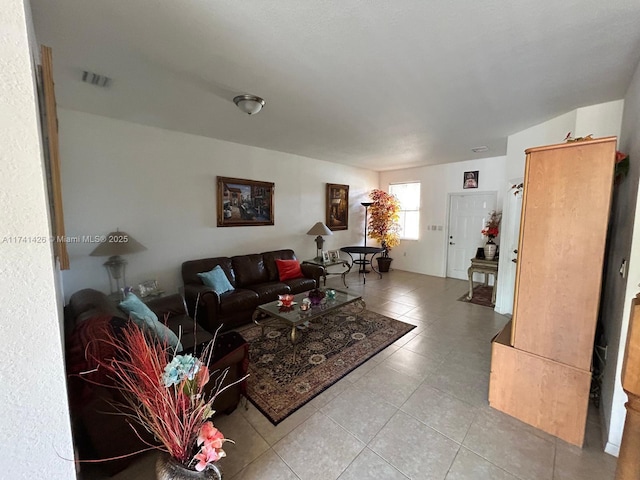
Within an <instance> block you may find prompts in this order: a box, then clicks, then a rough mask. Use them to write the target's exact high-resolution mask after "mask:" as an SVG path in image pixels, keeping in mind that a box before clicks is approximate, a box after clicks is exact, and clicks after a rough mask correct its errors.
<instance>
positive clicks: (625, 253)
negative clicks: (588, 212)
mask: <svg viewBox="0 0 640 480" xmlns="http://www.w3.org/2000/svg"><path fill="white" fill-rule="evenodd" d="M638 132H640V65H638V67H637V69H636V72H635V75H634V77H633V80H632V81H631V84H630V86H629V89H628V91H627V95H626V96H625V99H624V114H623V116H622V131H621V134H620V141H619V142H618V149H619V150H621V151H623V152H625V153H628V154H629V159H630V163H631V168H630V171H629V176H628V177H627V178H626V179H625V180H624V181H623V182H622V183H621V184H620V185H619V186H618V187H617V188H616V189H615V191H614V195H613V207H612V213H611V215H612V219H611V228H610V235H609V242H610V244H611V247H610V248H609V251H608V252H607V261H608V268H607V270H606V271H605V295H604V297H603V301H602V317H603V323H604V329H605V336H606V339H607V342H608V352H607V364H606V367H605V374H604V379H603V382H602V411H603V412H604V417H605V427H606V430H607V432H606V435H607V438H606V441H607V446H606V451H607V452H609V453H611V454H614V455H617V454H618V450H619V448H620V441H621V439H622V429H623V426H624V419H625V415H626V410H625V408H624V402H626V401H627V395H626V394H625V393H624V391H623V390H622V384H621V381H620V375H621V371H622V360H623V357H624V348H625V343H626V341H627V328H628V326H629V315H630V312H631V300H632V299H633V297H634V296H635V295H636V294H637V293H638V292H639V291H640V288H639V283H640V218H639V216H640V210H638V209H637V201H638V179H639V178H640V133H638ZM623 259H626V260H627V262H628V269H627V277H626V278H623V277H622V276H621V275H620V273H619V270H620V264H621V263H622V260H623Z"/></svg>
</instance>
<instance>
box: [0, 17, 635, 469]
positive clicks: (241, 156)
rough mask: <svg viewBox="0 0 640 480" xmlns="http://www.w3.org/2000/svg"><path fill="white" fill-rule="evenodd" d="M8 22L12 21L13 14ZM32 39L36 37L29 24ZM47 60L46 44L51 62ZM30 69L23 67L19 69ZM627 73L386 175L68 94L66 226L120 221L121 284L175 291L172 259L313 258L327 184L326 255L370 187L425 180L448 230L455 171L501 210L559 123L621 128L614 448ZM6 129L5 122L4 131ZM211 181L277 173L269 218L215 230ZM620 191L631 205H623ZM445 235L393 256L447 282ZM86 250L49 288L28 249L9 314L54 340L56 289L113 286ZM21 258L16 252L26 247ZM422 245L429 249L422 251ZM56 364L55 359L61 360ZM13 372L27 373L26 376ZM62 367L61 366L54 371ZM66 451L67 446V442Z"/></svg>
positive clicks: (355, 230)
mask: <svg viewBox="0 0 640 480" xmlns="http://www.w3.org/2000/svg"><path fill="white" fill-rule="evenodd" d="M14 15H16V18H19V19H20V18H22V13H20V8H18V11H17V12H14ZM10 23H11V24H12V25H13V24H14V20H13V19H12V21H11V22H10ZM27 23H28V22H27ZM22 36H23V34H20V38H22ZM35 37H36V38H37V40H38V41H41V40H40V38H39V36H38V31H37V30H36V32H35ZM42 43H45V42H42ZM23 45H24V44H23ZM55 56H56V51H55V49H54V61H55ZM636 61H637V60H636ZM25 68H27V70H28V67H25ZM54 68H55V64H54ZM632 71H635V75H634V77H633V81H631V83H630V84H629V85H628V87H627V88H625V89H624V93H623V94H622V95H621V96H619V97H616V98H610V99H607V100H612V101H613V102H608V101H607V102H604V100H603V102H604V103H603V102H600V101H598V102H597V105H592V104H591V103H587V104H579V105H576V108H572V109H569V110H565V111H562V112H558V114H557V115H554V118H553V119H551V120H549V119H546V120H545V121H544V122H541V123H539V124H528V125H523V126H519V127H514V129H513V131H511V132H509V135H507V136H506V140H505V141H506V143H507V148H506V155H496V156H488V157H486V158H474V157H472V154H471V152H469V157H468V158H467V159H466V160H463V161H461V162H458V163H450V164H442V165H434V166H427V167H413V169H398V170H393V171H388V172H387V171H384V172H379V171H378V170H376V169H367V168H362V167H354V166H346V165H341V164H337V163H333V162H330V161H323V160H316V159H313V158H310V157H307V156H300V155H295V154H289V153H281V152H277V151H274V150H268V149H264V148H259V147H252V146H246V145H241V144H240V143H234V142H229V141H223V140H216V139H213V138H207V137H205V136H199V135H193V134H189V133H183V132H180V131H176V130H173V129H171V128H166V129H163V128H159V127H157V126H146V125H143V123H144V122H143V121H142V120H141V119H135V118H132V119H130V120H121V119H114V118H108V116H104V115H96V114H92V113H86V112H81V111H77V110H74V109H73V108H65V105H64V102H62V101H60V105H59V109H58V115H59V122H60V127H59V128H60V151H61V158H62V159H63V161H62V168H63V171H62V184H63V185H62V186H63V192H64V210H65V220H66V227H67V234H68V235H83V234H86V235H89V234H106V233H107V232H109V231H112V230H114V229H115V228H120V229H122V230H125V231H127V232H128V233H129V234H131V235H132V236H133V237H135V238H136V239H137V240H139V241H140V242H141V243H143V244H144V245H145V246H146V247H147V251H145V252H141V253H140V254H137V255H135V256H132V257H131V258H130V259H129V261H130V264H129V266H128V271H127V276H128V278H129V279H130V281H132V282H133V283H136V282H137V281H142V280H145V279H148V278H157V279H158V281H159V282H160V284H161V285H162V286H163V288H166V289H167V290H171V291H177V289H178V287H179V286H180V277H179V265H180V263H181V262H182V261H184V260H189V259H193V258H199V257H205V256H215V255H218V254H225V255H233V254H236V253H237V254H243V253H248V252H258V251H266V250H270V249H274V248H281V247H290V248H292V249H294V250H295V251H296V252H297V253H298V254H299V255H300V256H301V257H302V258H307V257H312V256H314V255H315V245H314V243H313V241H312V240H313V239H312V237H309V236H307V235H306V231H307V230H308V229H309V228H310V227H311V225H313V223H315V222H316V221H320V220H323V218H324V195H325V184H326V183H341V184H348V185H350V189H351V190H350V200H351V209H350V215H349V223H350V226H349V229H348V230H346V231H339V232H334V235H332V236H330V237H326V242H327V248H328V249H335V248H339V247H341V246H345V245H358V244H361V242H362V239H363V228H362V227H363V223H364V209H363V208H362V207H361V206H360V202H361V201H363V200H365V199H366V196H367V193H368V192H369V191H370V190H372V189H373V188H378V187H381V188H386V187H387V185H388V184H389V183H394V182H399V181H420V182H421V183H422V186H423V192H424V197H423V209H422V211H421V217H422V219H423V222H424V224H425V226H426V225H436V226H437V225H446V224H447V218H446V216H447V210H446V198H447V197H446V194H447V193H448V192H452V191H459V190H460V189H461V186H460V183H461V181H460V179H461V178H462V173H463V172H464V171H469V170H472V171H473V170H479V171H481V172H482V177H481V179H480V187H479V190H480V191H485V190H486V191H496V192H498V205H502V204H503V201H504V199H505V198H506V196H507V195H508V194H509V192H508V186H509V185H510V184H511V182H513V181H516V180H517V179H519V178H521V177H522V175H523V162H524V156H523V155H522V152H523V150H524V149H525V148H528V147H531V146H536V145H543V144H548V143H558V142H560V141H562V137H564V135H565V134H566V133H567V132H568V131H573V132H574V133H576V134H585V135H586V134H590V133H593V134H594V135H595V136H597V137H599V136H605V135H618V136H619V138H620V140H619V149H620V150H623V151H625V152H627V153H629V154H630V158H631V162H632V167H631V172H630V174H629V177H628V178H627V181H626V182H625V183H623V184H622V185H621V186H620V187H619V189H618V190H617V192H616V193H615V195H616V197H618V198H619V199H620V200H619V201H618V203H617V207H616V208H617V210H615V212H616V215H615V216H614V225H613V233H614V235H613V236H614V238H615V245H614V250H615V254H614V256H613V257H612V261H611V262H610V267H609V268H610V270H611V272H609V274H608V277H610V278H613V279H615V276H614V275H613V273H612V272H614V271H615V275H617V271H618V269H619V264H620V262H619V261H618V260H619V257H621V258H626V259H628V260H629V270H628V272H627V280H626V283H624V284H621V283H620V282H617V283H616V282H613V283H611V282H609V284H608V285H609V287H608V290H607V292H606V294H605V299H604V308H605V309H606V310H607V311H608V312H609V315H608V318H609V319H610V324H609V327H608V329H609V358H613V359H616V358H618V359H620V360H619V361H617V362H611V363H610V364H609V368H610V369H612V370H611V371H610V372H609V374H608V376H607V380H608V382H609V383H608V387H607V388H608V394H607V396H608V399H606V400H605V397H607V396H605V397H603V401H604V403H605V408H606V409H607V410H608V412H609V413H608V414H605V416H606V415H609V416H608V418H605V421H606V424H607V426H608V427H609V437H610V439H609V441H610V442H612V445H615V441H616V436H617V437H618V438H619V436H620V435H621V425H622V422H623V420H624V407H623V406H622V404H623V403H624V400H623V395H624V394H623V393H622V392H621V389H620V386H619V385H618V384H617V383H616V382H618V383H619V379H618V377H617V374H616V371H618V370H619V368H620V363H621V355H620V353H621V352H620V350H621V347H620V345H622V346H624V337H625V334H626V324H627V320H626V319H627V318H628V312H629V303H630V299H631V298H632V297H633V295H634V294H635V293H636V292H635V291H634V290H635V285H637V283H638V281H640V272H639V269H638V268H637V262H634V260H637V258H636V257H637V253H635V252H637V250H638V249H637V248H632V246H633V245H634V243H633V222H632V221H627V220H626V219H632V218H634V215H635V199H636V196H637V185H636V183H637V178H638V171H637V167H636V164H635V163H634V162H635V159H636V158H639V157H638V155H640V146H639V145H638V142H639V140H638V138H637V133H636V132H637V127H638V117H639V116H640V115H639V114H638V112H639V111H640V99H639V94H638V91H639V89H640V79H639V77H640V74H638V71H637V67H635V66H634V68H633V70H632ZM7 75H9V74H7ZM8 78H9V77H8ZM629 78H631V77H629ZM82 88H83V89H84V90H83V92H85V93H86V94H88V95H90V94H91V93H90V92H92V91H91V90H89V89H90V88H95V87H92V86H89V85H82ZM87 92H89V93H87ZM256 93H259V92H256ZM12 95H13V93H12ZM96 95H102V93H97V94H96ZM622 99H623V100H624V113H623V110H622V108H623V104H622ZM268 100H269V99H268ZM270 107H272V104H271V103H268V104H267V106H266V107H265V112H263V113H262V115H264V114H265V113H267V112H268V109H269V108H270ZM27 108H28V107H27ZM234 109H235V106H234V105H233V104H229V106H228V112H227V113H228V115H237V114H239V112H238V111H237V110H234ZM241 120H242V121H243V122H254V123H255V122H261V121H264V120H263V119H262V117H261V115H257V116H255V117H249V116H245V117H242V119H241ZM7 126H9V122H7ZM251 128H253V127H251ZM10 131H11V130H10V129H9V128H7V131H6V134H9V132H10ZM13 135H15V133H14V134H13ZM283 135H286V134H283ZM36 143H37V142H36ZM31 154H33V152H31ZM29 158H30V160H29V161H28V162H27V160H26V159H25V163H29V162H31V163H29V164H30V165H31V168H33V169H34V170H33V171H32V172H35V173H33V175H34V178H35V180H31V181H26V182H25V183H20V182H16V185H15V188H16V189H18V187H19V190H16V192H18V191H24V190H32V189H33V190H34V191H40V192H41V194H42V192H43V188H42V185H40V183H41V182H40V181H39V180H40V179H41V177H42V175H41V174H40V173H39V170H38V168H39V167H38V165H37V162H33V159H31V157H29ZM217 175H221V176H228V177H238V178H250V179H254V180H266V181H273V182H274V183H275V185H276V194H275V221H276V225H275V226H273V227H255V228H252V229H244V228H227V229H221V228H216V227H215V222H216V199H215V195H216V183H215V177H216V176H217ZM10 178H11V177H10ZM10 188H14V187H10ZM21 195H22V194H21ZM18 198H20V199H21V200H19V202H18V204H16V205H14V208H15V210H16V211H24V208H25V204H28V203H29V202H27V203H25V202H24V201H23V200H24V197H21V196H19V197H18ZM629 198H632V199H634V200H633V201H632V202H628V201H627V199H629ZM30 201H33V203H34V205H36V207H34V208H36V209H38V211H40V215H43V213H42V211H41V210H42V207H43V205H44V201H43V196H42V195H41V196H40V197H38V196H36V198H33V199H32V200H30ZM44 215H45V218H44V220H42V217H40V218H41V223H40V226H42V224H46V223H47V220H46V214H44ZM11 218H13V217H11ZM10 225H11V224H10ZM23 227H24V224H23V223H21V220H18V219H16V220H15V224H13V225H12V226H11V227H9V228H10V229H12V230H20V229H21V228H23ZM33 228H34V226H33V225H31V226H29V230H28V231H32V230H33ZM38 228H39V227H38ZM246 230H249V231H246ZM252 230H255V231H256V232H255V233H254V232H253V231H252ZM445 233H446V231H445V230H438V229H435V230H428V231H427V230H423V231H422V234H423V236H422V238H421V240H420V241H416V242H405V243H404V244H402V245H401V246H400V247H398V248H397V249H396V250H395V251H394V255H395V256H396V257H397V258H396V260H395V261H396V263H395V264H394V268H396V269H397V270H407V271H414V272H418V273H422V274H426V275H435V276H444V273H443V272H444V269H445V256H446V255H445V250H444V249H445V247H444V241H443V240H444V235H445ZM16 234H17V233H16ZM283 239H286V242H287V245H283ZM503 241H504V239H503ZM92 248H94V247H93V246H91V245H84V244H74V245H69V253H70V257H71V265H72V267H71V270H70V271H68V272H63V273H62V275H61V278H62V282H61V284H60V285H59V286H58V288H56V287H55V284H54V280H53V279H54V277H55V276H57V274H56V273H54V271H53V270H50V269H48V267H47V264H48V263H50V260H48V257H47V255H46V252H39V253H38V254H37V255H34V256H33V257H30V256H28V255H27V256H26V257H27V258H25V259H24V260H25V261H28V262H33V264H39V265H40V266H39V267H38V269H40V268H43V269H44V271H43V272H42V273H40V275H41V276H42V282H43V283H44V284H45V286H44V287H43V288H42V292H40V293H38V294H37V296H36V299H38V300H41V307H38V308H37V309H35V310H30V309H29V308H27V307H24V306H18V305H16V303H19V302H15V303H13V302H10V303H8V304H7V305H8V306H9V307H10V309H9V311H12V310H13V309H14V308H15V309H16V311H18V312H20V314H21V315H25V318H27V317H33V318H46V319H48V320H47V322H53V324H52V325H48V324H47V326H46V327H45V328H46V329H47V330H46V331H47V332H48V334H49V335H53V336H54V337H55V334H56V333H57V332H58V331H59V329H60V324H59V320H58V318H57V317H56V318H55V321H54V317H55V316H54V315H52V313H51V312H52V311H55V310H56V309H57V308H58V307H59V305H61V304H62V303H64V300H63V299H62V298H61V297H64V298H68V297H69V296H70V295H71V294H72V293H73V292H74V291H76V290H78V289H80V288H84V287H94V288H98V289H101V290H105V289H108V281H107V277H106V273H105V271H104V269H103V267H102V265H101V263H102V261H101V260H100V259H99V258H94V257H90V256H89V253H90V251H91V250H92ZM22 252H23V254H24V250H23V251H22ZM425 252H430V253H429V254H428V255H427V254H426V253H425ZM405 254H406V256H405ZM12 265H13V262H12ZM22 265H24V264H22ZM22 265H21V264H20V263H17V262H16V263H15V267H14V268H12V269H9V270H8V273H9V275H8V276H9V277H11V278H14V281H13V285H11V286H9V285H7V288H5V289H4V291H5V292H11V297H12V298H24V297H25V296H26V295H31V294H32V293H33V292H32V290H33V289H32V285H33V276H31V278H29V279H26V278H25V279H24V280H23V281H21V280H20V279H22V278H24V272H22V270H24V268H23V266H22ZM56 297H58V298H59V299H60V300H59V302H56ZM499 303H500V300H499ZM507 303H508V302H507ZM60 318H61V317H60ZM5 328H8V327H7V326H5ZM27 328H28V327H27ZM32 328H35V327H32ZM23 334H24V332H23V333H22V334H20V335H18V334H17V333H16V332H15V331H9V332H7V337H6V338H8V340H9V352H10V353H11V352H13V351H15V352H18V351H19V350H20V348H19V346H20V345H21V344H22V341H21V340H20V338H21V337H22V335H23ZM37 338H39V339H40V340H39V342H35V343H34V346H33V348H34V350H33V351H34V352H37V351H38V350H39V349H42V350H43V351H46V352H49V353H51V354H52V358H60V345H59V342H57V339H55V338H50V339H49V341H50V342H53V343H49V341H47V340H45V339H43V338H42V336H41V334H39V335H38V336H37ZM56 342H57V343H56ZM14 348H15V350H14ZM58 367H61V362H60V365H59V366H58ZM21 373H22V374H23V375H26V374H27V372H25V371H23V372H21ZM58 374H59V371H57V373H56V374H55V375H50V376H56V375H58ZM8 378H14V377H13V376H11V377H8ZM48 382H49V381H44V380H43V388H46V389H47V390H49V387H46V386H45V385H48ZM60 387H62V388H64V385H63V384H62V385H61V384H57V385H56V386H54V387H53V390H54V391H56V392H57V393H58V395H59V398H58V400H59V401H60V402H59V404H58V403H57V404H56V405H55V406H53V405H52V406H51V407H50V408H51V410H50V411H49V412H47V415H50V416H52V417H56V416H64V415H61V413H60V412H62V411H64V403H65V401H64V393H63V391H61V390H60ZM8 400H9V401H8V402H7V403H12V401H11V400H12V396H9V397H8ZM16 415H18V418H24V414H16ZM57 422H59V423H58V426H59V427H60V428H58V429H56V433H55V437H56V442H59V443H60V444H62V445H65V444H67V440H68V439H66V433H65V432H68V427H65V426H64V418H63V419H62V420H58V421H57ZM8 428H9V427H8ZM14 431H15V429H14ZM14 436H15V438H18V437H19V435H18V434H17V432H16V434H15V435H12V436H10V437H11V438H13V437H14ZM45 443H46V445H45ZM45 443H43V448H48V447H49V443H48V442H45ZM11 448H12V450H13V449H14V448H15V450H14V451H13V453H15V458H19V456H20V454H19V452H18V447H13V446H12V447H11ZM62 449H63V450H65V448H64V447H63V448H62ZM63 456H65V455H64V454H63ZM10 457H11V455H10ZM56 458H57V457H56ZM63 471H65V467H60V472H61V473H60V475H59V478H72V477H71V476H67V477H64V475H65V474H68V473H69V472H68V470H67V471H66V473H62V472H63ZM15 478H20V477H19V476H17V477H15Z"/></svg>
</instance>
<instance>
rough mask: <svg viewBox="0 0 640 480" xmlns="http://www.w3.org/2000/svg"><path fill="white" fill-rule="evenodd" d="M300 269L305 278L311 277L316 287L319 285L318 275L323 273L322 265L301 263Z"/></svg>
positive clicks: (320, 275)
mask: <svg viewBox="0 0 640 480" xmlns="http://www.w3.org/2000/svg"><path fill="white" fill-rule="evenodd" d="M300 270H301V271H302V274H303V275H304V276H305V277H306V278H313V279H314V280H315V281H316V287H319V286H320V277H322V275H324V268H323V267H321V266H320V265H314V264H312V263H301V264H300Z"/></svg>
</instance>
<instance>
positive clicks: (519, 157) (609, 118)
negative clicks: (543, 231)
mask: <svg viewBox="0 0 640 480" xmlns="http://www.w3.org/2000/svg"><path fill="white" fill-rule="evenodd" d="M623 106H624V100H615V101H613V102H606V103H601V104H597V105H590V106H588V107H582V108H578V109H576V110H573V111H571V112H568V113H565V114H564V115H560V116H558V117H555V118H552V119H551V120H548V121H546V122H543V123H540V124H538V125H535V126H533V127H530V128H527V129H526V130H522V131H521V132H517V133H514V134H513V135H509V138H508V139H507V173H506V176H507V178H508V180H509V184H511V185H513V184H517V183H520V182H521V181H522V179H523V177H524V167H525V158H526V155H525V153H524V152H525V150H526V149H528V148H532V147H539V146H543V145H550V144H555V143H562V142H563V140H564V138H565V137H566V135H567V133H569V132H571V134H572V136H573V137H574V138H575V137H581V136H587V135H590V134H593V136H594V137H596V138H597V137H607V136H619V135H620V125H621V121H622V110H623ZM509 207H512V205H510V206H507V205H506V203H505V205H503V212H504V213H505V215H504V216H503V218H502V221H503V226H504V227H505V228H503V230H502V233H503V235H502V238H501V243H502V244H503V245H517V243H518V241H517V240H518V239H517V235H518V232H519V229H518V228H510V225H512V224H516V225H519V223H520V211H516V210H515V209H514V208H509ZM515 275H516V268H515V264H514V263H512V262H511V256H502V257H500V262H499V267H498V278H499V280H498V292H497V298H496V311H498V312H499V313H502V314H511V313H512V311H513V292H514V288H513V287H514V284H515Z"/></svg>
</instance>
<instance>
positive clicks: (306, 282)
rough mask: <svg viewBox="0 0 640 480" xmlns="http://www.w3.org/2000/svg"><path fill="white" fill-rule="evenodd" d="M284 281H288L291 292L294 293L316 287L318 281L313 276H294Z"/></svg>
mask: <svg viewBox="0 0 640 480" xmlns="http://www.w3.org/2000/svg"><path fill="white" fill-rule="evenodd" d="M283 283H286V284H287V285H288V286H289V288H290V289H291V293H293V294H294V295H295V294H296V293H302V292H306V291H308V290H313V289H314V288H316V281H315V280H314V279H313V278H294V279H291V280H285V281H284V282H283Z"/></svg>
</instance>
